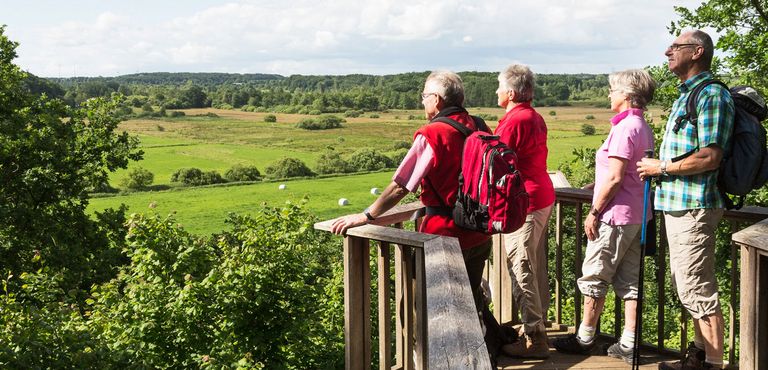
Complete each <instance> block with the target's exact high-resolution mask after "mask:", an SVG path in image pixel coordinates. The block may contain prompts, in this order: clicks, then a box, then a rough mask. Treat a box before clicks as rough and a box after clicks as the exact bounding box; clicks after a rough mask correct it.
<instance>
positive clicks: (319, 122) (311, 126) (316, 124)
mask: <svg viewBox="0 0 768 370" xmlns="http://www.w3.org/2000/svg"><path fill="white" fill-rule="evenodd" d="M342 122H345V120H344V119H343V118H340V117H337V116H334V115H330V114H329V115H324V116H320V117H318V118H305V119H303V120H301V121H299V123H298V124H296V127H298V128H303V129H305V130H328V129H332V128H339V127H341V124H342Z"/></svg>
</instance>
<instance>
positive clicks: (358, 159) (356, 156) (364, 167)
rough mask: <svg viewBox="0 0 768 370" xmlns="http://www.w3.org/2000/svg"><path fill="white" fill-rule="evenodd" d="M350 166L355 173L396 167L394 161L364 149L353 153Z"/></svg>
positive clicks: (371, 150) (374, 151)
mask: <svg viewBox="0 0 768 370" xmlns="http://www.w3.org/2000/svg"><path fill="white" fill-rule="evenodd" d="M349 166H350V167H351V168H353V169H354V170H355V171H375V170H381V169H385V168H392V167H394V166H395V164H394V162H392V159H390V158H389V157H387V156H385V155H384V154H381V153H379V152H377V151H376V150H373V149H369V148H363V149H360V150H357V151H356V152H354V153H352V156H350V157H349Z"/></svg>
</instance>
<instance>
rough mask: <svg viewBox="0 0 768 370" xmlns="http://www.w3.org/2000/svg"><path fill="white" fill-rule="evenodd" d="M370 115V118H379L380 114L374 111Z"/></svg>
mask: <svg viewBox="0 0 768 370" xmlns="http://www.w3.org/2000/svg"><path fill="white" fill-rule="evenodd" d="M368 117H370V118H379V115H378V114H376V113H372V114H371V115H370V116H368Z"/></svg>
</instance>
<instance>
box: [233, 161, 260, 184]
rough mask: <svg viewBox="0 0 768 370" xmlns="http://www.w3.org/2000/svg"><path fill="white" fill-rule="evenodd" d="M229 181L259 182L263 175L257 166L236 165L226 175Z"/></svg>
mask: <svg viewBox="0 0 768 370" xmlns="http://www.w3.org/2000/svg"><path fill="white" fill-rule="evenodd" d="M224 178H226V179H227V181H257V180H260V179H261V173H260V172H259V169H258V168H256V166H244V165H240V164H236V165H234V166H232V168H230V169H228V170H227V172H225V173H224Z"/></svg>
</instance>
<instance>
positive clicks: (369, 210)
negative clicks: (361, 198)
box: [363, 207, 376, 221]
mask: <svg viewBox="0 0 768 370" xmlns="http://www.w3.org/2000/svg"><path fill="white" fill-rule="evenodd" d="M363 214H364V215H365V217H367V218H368V221H373V220H375V219H376V217H373V216H371V207H368V208H366V209H365V210H364V211H363Z"/></svg>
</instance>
